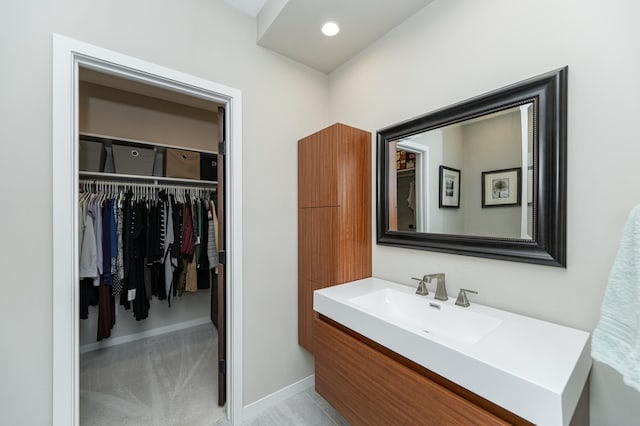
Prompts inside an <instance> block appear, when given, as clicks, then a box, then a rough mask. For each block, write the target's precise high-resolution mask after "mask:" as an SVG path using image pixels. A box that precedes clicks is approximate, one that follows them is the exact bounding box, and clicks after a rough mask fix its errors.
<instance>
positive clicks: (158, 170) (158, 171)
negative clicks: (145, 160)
mask: <svg viewBox="0 0 640 426" xmlns="http://www.w3.org/2000/svg"><path fill="white" fill-rule="evenodd" d="M164 151H165V149H164V148H162V147H159V146H156V147H155V148H153V152H154V155H155V159H154V160H153V175H154V176H164Z"/></svg>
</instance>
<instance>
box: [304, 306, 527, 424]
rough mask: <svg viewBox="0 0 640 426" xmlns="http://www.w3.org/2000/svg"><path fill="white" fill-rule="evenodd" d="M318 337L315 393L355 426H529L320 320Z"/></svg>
mask: <svg viewBox="0 0 640 426" xmlns="http://www.w3.org/2000/svg"><path fill="white" fill-rule="evenodd" d="M314 333H315V348H314V355H315V363H316V364H315V365H316V371H315V373H316V374H315V379H316V390H317V392H318V393H319V394H320V395H322V396H323V397H324V398H325V399H326V400H327V401H329V403H330V404H331V405H333V407H334V408H336V409H337V410H338V411H339V412H340V413H341V414H342V415H343V416H344V417H345V418H346V419H347V420H348V421H349V423H350V424H352V425H354V426H357V425H391V424H393V425H417V424H420V425H508V424H528V422H526V421H524V420H522V419H520V418H519V417H517V416H515V415H513V414H512V413H509V412H507V411H505V410H503V409H501V408H500V407H496V411H502V412H503V413H506V417H507V418H508V419H509V420H506V419H503V418H500V417H499V416H498V415H496V414H494V413H492V412H489V411H487V410H486V409H483V408H481V407H479V406H478V405H476V404H474V403H472V402H470V401H469V400H468V399H467V398H465V397H463V396H460V395H459V394H457V393H455V392H453V391H451V390H450V389H448V388H447V387H445V386H442V385H441V384H439V383H437V382H435V381H433V380H430V379H429V378H428V377H425V376H424V375H423V374H421V373H420V372H418V371H416V369H413V368H410V367H409V366H408V365H406V363H403V362H399V361H397V360H396V359H394V358H392V357H388V356H386V355H385V354H384V353H382V352H380V351H378V350H376V349H375V348H373V347H371V346H370V345H368V344H366V343H365V342H363V341H361V340H359V339H356V338H355V337H353V336H352V335H349V334H347V333H345V332H343V331H341V330H339V329H338V328H336V327H333V326H332V325H330V324H329V323H328V322H326V321H324V320H322V319H316V320H315V327H314ZM396 355H397V354H396ZM407 361H408V360H407ZM408 362H410V361H408ZM418 367H419V366H418ZM420 368H422V367H420ZM427 371H428V370H427ZM431 374H433V373H431ZM467 392H468V391H467ZM478 398H479V397H478ZM485 401H486V400H485Z"/></svg>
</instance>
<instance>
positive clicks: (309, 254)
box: [298, 207, 341, 285]
mask: <svg viewBox="0 0 640 426" xmlns="http://www.w3.org/2000/svg"><path fill="white" fill-rule="evenodd" d="M339 213H340V209H339V208H338V207H320V208H308V209H299V210H298V262H299V268H300V271H302V272H303V273H302V275H301V276H302V277H304V278H307V279H310V280H311V281H315V282H317V283H320V284H327V285H332V284H336V283H337V282H338V280H337V268H336V265H338V264H339V263H340V262H341V259H340V250H339V247H338V243H339V241H340V240H341V236H340V225H339V223H338V220H339V217H338V215H339Z"/></svg>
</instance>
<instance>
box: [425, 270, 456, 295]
mask: <svg viewBox="0 0 640 426" xmlns="http://www.w3.org/2000/svg"><path fill="white" fill-rule="evenodd" d="M432 278H435V279H437V280H438V286H437V287H436V295H435V296H434V297H433V298H434V299H436V300H449V296H448V295H447V287H446V285H445V280H444V274H443V273H442V272H440V273H437V274H429V275H425V276H424V277H422V281H423V282H425V283H430V282H431V279H432Z"/></svg>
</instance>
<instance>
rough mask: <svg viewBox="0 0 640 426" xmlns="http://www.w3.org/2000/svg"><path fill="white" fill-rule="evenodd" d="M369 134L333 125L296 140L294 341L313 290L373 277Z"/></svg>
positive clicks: (308, 345) (308, 314)
mask: <svg viewBox="0 0 640 426" xmlns="http://www.w3.org/2000/svg"><path fill="white" fill-rule="evenodd" d="M371 143H372V142H371V133H369V132H366V131H364V130H360V129H356V128H354V127H350V126H346V125H344V124H340V123H337V124H334V125H332V126H330V127H327V128H326V129H323V130H320V131H319V132H316V133H314V134H312V135H310V136H307V137H306V138H303V139H301V140H299V141H298V342H299V344H300V345H301V346H302V347H304V348H305V349H307V350H308V351H310V352H313V341H314V340H313V320H314V318H315V314H314V311H313V291H314V290H317V289H320V288H325V287H329V286H332V285H337V284H342V283H346V282H349V281H354V280H358V279H362V278H367V277H370V276H371Z"/></svg>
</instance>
